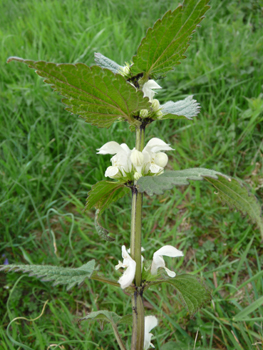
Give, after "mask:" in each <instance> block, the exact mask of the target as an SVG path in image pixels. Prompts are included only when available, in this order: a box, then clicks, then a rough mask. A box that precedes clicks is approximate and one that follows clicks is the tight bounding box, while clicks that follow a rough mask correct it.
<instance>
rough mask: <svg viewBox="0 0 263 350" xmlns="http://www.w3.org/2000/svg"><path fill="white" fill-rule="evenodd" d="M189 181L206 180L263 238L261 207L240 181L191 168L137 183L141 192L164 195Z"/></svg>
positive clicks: (206, 170)
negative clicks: (248, 218)
mask: <svg viewBox="0 0 263 350" xmlns="http://www.w3.org/2000/svg"><path fill="white" fill-rule="evenodd" d="M189 180H194V181H201V180H206V181H207V182H209V183H211V184H212V185H213V186H214V187H215V188H216V190H217V191H218V193H217V194H218V195H219V197H220V198H221V199H222V200H223V202H225V203H227V204H228V205H229V206H230V207H231V208H236V209H238V210H240V211H241V212H242V213H243V214H245V213H246V214H248V215H249V217H250V219H251V220H252V221H253V222H255V223H256V224H257V225H258V227H259V229H260V232H261V236H262V238H263V220H262V211H261V206H260V204H259V202H258V200H257V198H256V197H255V196H253V194H251V193H250V192H249V191H248V189H247V188H246V187H245V186H244V185H243V184H241V183H240V182H239V181H238V180H236V179H233V178H231V177H229V176H227V175H224V174H222V173H219V172H218V171H214V170H210V169H205V168H190V169H185V170H177V171H169V170H167V171H165V172H164V173H163V174H161V175H159V176H144V177H141V178H140V179H139V180H138V181H137V187H138V191H139V192H146V193H147V194H148V195H150V196H152V195H153V194H163V193H164V191H166V190H170V189H172V188H173V187H174V186H186V185H189Z"/></svg>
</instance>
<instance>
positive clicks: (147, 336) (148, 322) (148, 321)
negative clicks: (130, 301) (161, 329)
mask: <svg viewBox="0 0 263 350" xmlns="http://www.w3.org/2000/svg"><path fill="white" fill-rule="evenodd" d="M157 324H158V320H157V318H156V317H155V316H146V317H145V318H144V350H147V349H149V347H150V346H152V347H153V348H154V346H153V344H152V343H151V338H152V336H153V335H152V333H150V331H151V330H152V329H153V328H154V327H156V326H157Z"/></svg>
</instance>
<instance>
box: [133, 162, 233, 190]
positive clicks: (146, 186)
mask: <svg viewBox="0 0 263 350" xmlns="http://www.w3.org/2000/svg"><path fill="white" fill-rule="evenodd" d="M218 175H222V176H225V177H226V178H227V179H230V178H229V177H227V176H226V175H223V174H221V173H219V172H218V171H214V170H210V169H204V168H190V169H185V170H177V171H171V170H166V171H165V172H164V173H163V174H161V175H159V176H144V177H141V178H140V179H139V180H138V182H137V186H138V191H139V192H146V193H147V194H148V195H149V196H152V195H153V194H163V193H164V191H166V190H170V189H172V188H173V187H174V186H185V185H189V180H197V181H201V180H204V177H205V176H206V177H212V178H215V179H217V176H218Z"/></svg>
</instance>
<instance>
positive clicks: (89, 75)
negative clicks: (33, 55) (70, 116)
mask: <svg viewBox="0 0 263 350" xmlns="http://www.w3.org/2000/svg"><path fill="white" fill-rule="evenodd" d="M13 60H14V61H18V62H23V63H25V64H26V65H27V66H28V67H30V68H33V69H35V70H36V73H37V74H38V75H40V76H41V77H44V78H45V79H44V81H45V82H46V83H47V84H51V87H52V88H53V89H54V90H55V91H58V92H59V93H60V94H61V95H63V96H65V97H66V99H63V100H62V102H64V103H65V104H66V105H67V108H66V110H68V111H69V112H71V113H74V114H77V115H79V116H80V117H82V118H84V119H85V120H86V121H87V122H88V123H91V124H93V125H96V126H98V127H106V128H107V127H109V126H111V125H112V123H113V122H115V121H118V120H126V121H128V122H129V123H130V124H132V125H133V124H134V125H135V124H137V123H138V121H137V120H136V119H134V118H133V115H138V113H139V111H140V110H141V109H144V108H146V109H148V108H149V107H150V103H149V100H148V98H144V97H143V93H142V91H136V88H135V87H133V86H132V85H131V84H129V83H127V82H126V80H125V78H124V77H123V76H122V75H120V74H114V73H113V72H111V71H110V70H108V69H103V68H101V67H99V66H92V67H88V66H86V65H85V64H83V63H76V64H68V63H61V64H55V63H48V62H44V61H32V60H24V59H23V58H19V57H10V58H9V59H8V61H7V62H11V61H13Z"/></svg>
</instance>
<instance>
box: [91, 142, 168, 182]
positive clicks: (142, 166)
mask: <svg viewBox="0 0 263 350" xmlns="http://www.w3.org/2000/svg"><path fill="white" fill-rule="evenodd" d="M170 150H172V148H171V147H170V145H169V144H167V143H165V142H164V141H162V140H160V139H158V138H157V137H154V138H153V139H151V140H150V141H149V142H148V143H147V145H146V146H145V147H144V149H143V151H142V152H140V151H138V150H136V149H135V148H134V149H133V150H130V148H129V147H128V146H127V145H126V143H122V144H121V145H119V144H118V143H117V142H115V141H110V142H107V143H105V145H103V146H102V147H101V148H99V149H98V152H97V154H115V155H114V156H113V157H112V158H111V163H112V165H111V166H109V167H108V168H107V169H106V171H105V176H107V177H110V178H112V179H118V178H121V177H127V176H128V175H129V176H130V179H134V180H138V179H139V178H140V177H141V176H144V175H147V174H148V173H149V172H150V173H151V174H152V175H160V174H161V173H162V172H163V169H164V167H165V166H166V165H167V162H168V157H167V155H166V154H165V153H163V152H159V151H170Z"/></svg>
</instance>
